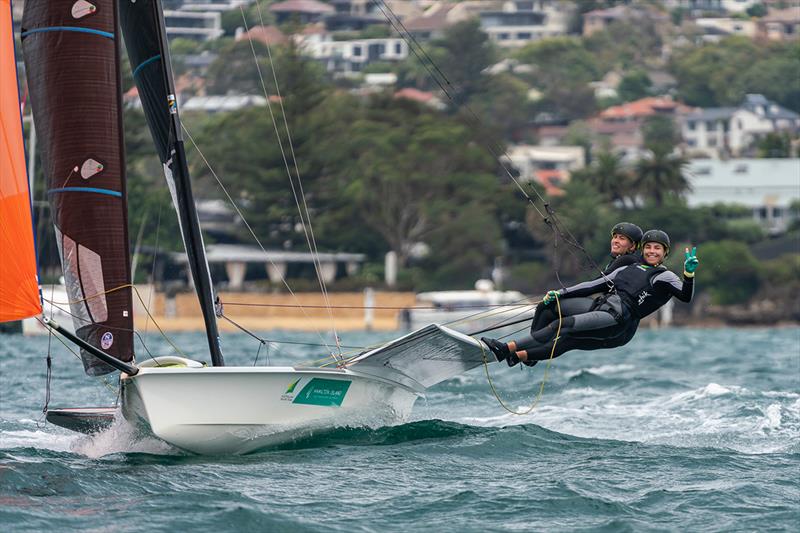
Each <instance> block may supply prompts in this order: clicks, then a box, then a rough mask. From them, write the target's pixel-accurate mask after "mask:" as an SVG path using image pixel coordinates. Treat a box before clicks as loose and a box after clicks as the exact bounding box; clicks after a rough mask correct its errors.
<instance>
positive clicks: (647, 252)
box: [642, 242, 667, 266]
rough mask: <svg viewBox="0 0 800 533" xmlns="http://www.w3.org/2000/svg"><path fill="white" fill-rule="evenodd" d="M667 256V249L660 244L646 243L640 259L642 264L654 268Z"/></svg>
mask: <svg viewBox="0 0 800 533" xmlns="http://www.w3.org/2000/svg"><path fill="white" fill-rule="evenodd" d="M666 255H667V249H666V248H664V245H663V244H661V243H660V242H646V243H644V248H642V257H643V258H644V262H645V263H647V264H648V265H650V266H656V265H659V264H661V262H662V261H664V257H666Z"/></svg>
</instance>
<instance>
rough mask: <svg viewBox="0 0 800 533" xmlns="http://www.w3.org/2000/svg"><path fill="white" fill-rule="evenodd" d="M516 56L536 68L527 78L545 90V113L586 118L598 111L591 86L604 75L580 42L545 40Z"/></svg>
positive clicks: (526, 48)
mask: <svg viewBox="0 0 800 533" xmlns="http://www.w3.org/2000/svg"><path fill="white" fill-rule="evenodd" d="M514 57H516V58H517V59H519V60H520V61H521V62H523V63H526V64H529V65H531V66H533V68H534V72H533V73H532V74H530V75H527V76H526V78H525V79H527V80H529V81H530V82H531V84H532V85H534V86H536V87H541V88H543V93H544V98H543V99H542V102H541V104H540V106H541V107H542V109H543V110H547V111H551V112H556V113H558V114H560V115H562V116H563V117H564V118H567V119H575V118H583V117H586V116H588V115H590V114H592V113H593V112H594V111H595V109H596V108H597V103H596V102H595V99H594V91H593V90H592V88H591V87H589V86H588V83H589V82H590V81H592V80H596V79H598V78H599V77H600V75H601V72H600V70H599V69H598V67H597V64H596V62H595V60H594V58H593V57H592V55H591V54H590V53H589V52H588V51H587V50H586V48H584V46H583V43H582V41H581V40H580V39H578V38H574V37H554V38H550V39H542V40H540V41H536V42H534V43H531V44H528V45H526V46H524V47H523V48H522V49H520V50H519V51H517V52H516V53H515V54H514Z"/></svg>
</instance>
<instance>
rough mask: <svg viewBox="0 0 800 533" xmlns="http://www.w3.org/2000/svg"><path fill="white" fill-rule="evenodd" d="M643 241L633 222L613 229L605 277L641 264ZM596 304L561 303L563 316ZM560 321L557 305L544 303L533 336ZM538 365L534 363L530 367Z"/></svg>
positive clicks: (535, 319) (534, 322)
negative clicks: (640, 250) (617, 270)
mask: <svg viewBox="0 0 800 533" xmlns="http://www.w3.org/2000/svg"><path fill="white" fill-rule="evenodd" d="M641 241H642V228H640V227H639V226H637V225H636V224H634V223H632V222H619V223H617V224H615V225H614V227H613V228H611V243H610V248H611V250H610V254H611V260H610V261H609V263H608V264H607V265H606V267H605V268H604V269H603V275H604V276H607V275H609V274H611V273H612V272H613V271H615V270H616V269H618V268H620V267H623V266H627V265H632V264H635V263H639V262H640V261H641V256H640V254H639V244H640V243H641ZM593 304H594V300H593V299H589V298H585V299H577V298H576V299H572V300H567V301H564V302H562V303H561V314H562V316H563V315H565V314H566V315H576V314H579V313H585V312H587V311H589V310H590V309H591V306H592V305H593ZM556 319H558V311H557V309H556V306H555V305H552V303H551V304H550V305H546V304H544V303H542V304H540V305H537V306H536V311H534V313H533V320H532V321H531V334H533V333H534V332H535V331H538V330H540V329H542V328H543V327H545V326H546V325H548V324H550V323H551V322H552V321H553V320H556ZM535 364H536V361H532V362H531V363H530V365H529V366H533V365H535Z"/></svg>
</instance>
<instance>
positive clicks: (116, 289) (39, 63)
mask: <svg viewBox="0 0 800 533" xmlns="http://www.w3.org/2000/svg"><path fill="white" fill-rule="evenodd" d="M84 4H85V5H84V6H83V7H82V8H80V9H77V8H75V4H74V3H72V2H50V1H45V0H39V1H35V0H29V1H28V2H26V3H25V10H24V13H23V19H22V31H21V35H22V48H23V53H24V57H25V66H26V70H27V74H28V89H29V93H30V100H31V106H32V108H33V117H34V122H35V123H36V130H37V132H38V134H39V148H40V152H41V158H42V164H43V170H44V174H45V177H46V181H47V184H46V190H47V197H48V200H49V202H50V207H51V213H52V218H53V223H54V225H55V232H56V242H57V244H58V247H59V252H60V255H61V264H62V267H63V272H64V282H65V287H66V289H67V294H68V296H69V300H70V301H69V307H70V314H71V315H72V316H73V324H74V326H75V333H76V335H77V336H78V337H79V338H80V339H82V340H84V341H86V342H88V343H89V344H90V345H92V346H93V347H96V348H99V349H100V350H103V351H104V352H106V353H108V354H109V355H111V356H113V357H115V358H116V359H119V360H121V361H126V362H127V361H131V360H132V359H133V298H132V293H131V289H130V284H131V272H130V249H129V244H128V224H127V218H128V215H127V195H126V189H125V161H124V147H123V137H122V91H121V81H120V75H119V59H118V57H119V53H118V45H119V43H118V39H117V38H116V29H117V8H116V2H115V0H92V2H84ZM81 354H82V356H83V357H82V359H83V364H84V368H85V370H86V372H87V373H88V374H90V375H100V374H106V373H109V372H112V371H113V370H114V368H113V367H111V366H109V365H107V364H106V363H104V362H102V361H100V360H99V359H97V358H95V357H94V356H93V355H91V354H89V353H85V352H84V351H83V350H82V352H81Z"/></svg>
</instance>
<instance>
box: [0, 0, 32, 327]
mask: <svg viewBox="0 0 800 533" xmlns="http://www.w3.org/2000/svg"><path fill="white" fill-rule="evenodd" d="M41 312H42V308H41V304H40V300H39V280H38V278H37V276H36V255H35V250H34V245H33V226H32V224H31V204H30V195H29V191H28V175H27V172H26V171H25V151H24V146H23V141H22V121H21V120H20V107H19V91H18V88H17V67H16V62H15V60H14V34H13V29H12V24H11V3H10V0H0V322H6V321H10V320H21V319H23V318H27V317H30V316H34V315H36V314H39V313H41Z"/></svg>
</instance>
